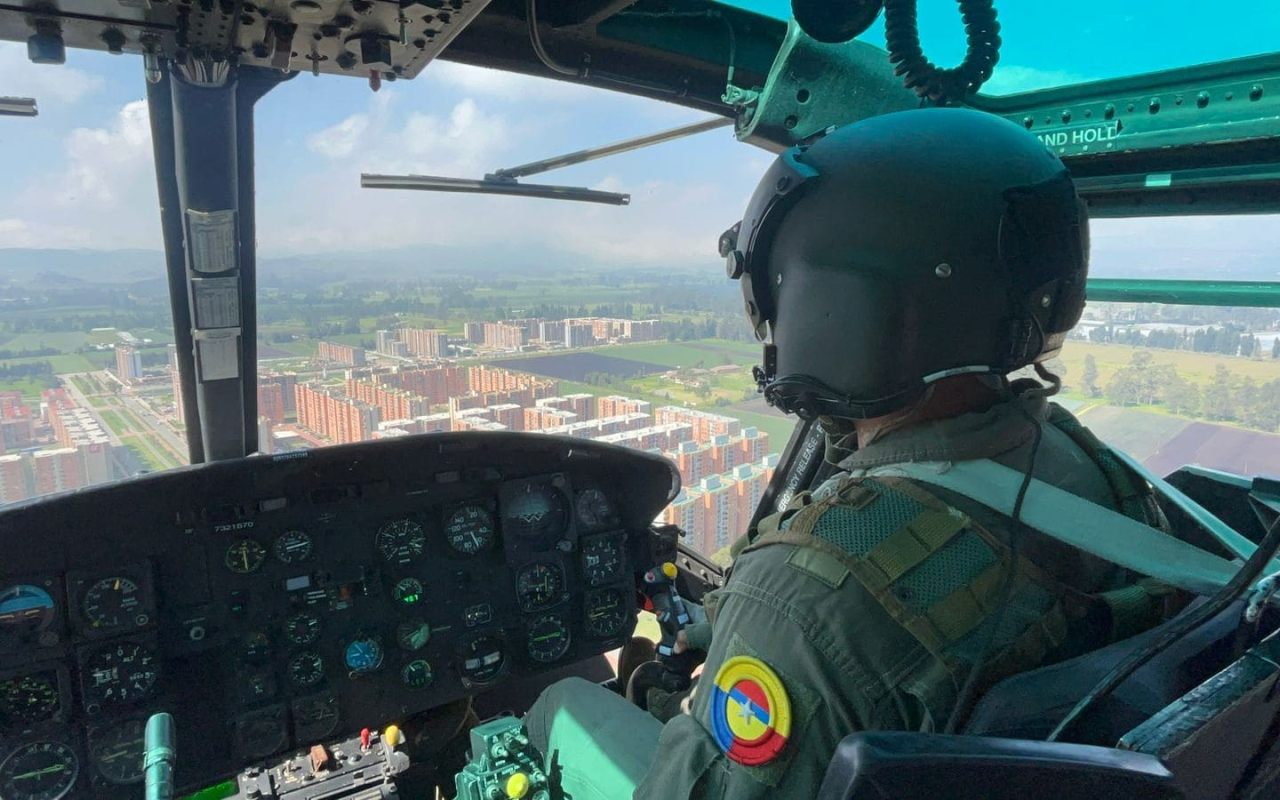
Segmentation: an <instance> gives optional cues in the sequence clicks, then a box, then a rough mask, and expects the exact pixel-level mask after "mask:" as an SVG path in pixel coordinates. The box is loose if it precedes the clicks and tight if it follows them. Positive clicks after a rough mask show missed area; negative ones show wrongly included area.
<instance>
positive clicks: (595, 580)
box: [582, 536, 622, 586]
mask: <svg viewBox="0 0 1280 800" xmlns="http://www.w3.org/2000/svg"><path fill="white" fill-rule="evenodd" d="M621 569H622V541H621V540H620V539H619V538H618V537H617V536H596V537H593V538H591V539H586V540H584V541H583V542H582V576H583V577H584V578H586V579H587V583H589V584H591V585H592V586H601V585H603V584H605V583H608V582H609V581H610V580H612V579H613V577H614V576H615V575H617V574H618V571H619V570H621Z"/></svg>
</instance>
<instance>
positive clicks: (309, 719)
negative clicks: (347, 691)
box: [293, 692, 338, 742]
mask: <svg viewBox="0 0 1280 800" xmlns="http://www.w3.org/2000/svg"><path fill="white" fill-rule="evenodd" d="M336 727H338V701H337V699H336V698H334V696H333V695H331V694H329V693H328V692H320V693H319V694H313V695H310V696H309V697H300V698H298V699H297V700H294V701H293V738H294V739H295V740H296V741H299V742H314V741H316V740H317V739H323V738H325V737H327V736H328V735H329V734H331V733H333V729H334V728H336Z"/></svg>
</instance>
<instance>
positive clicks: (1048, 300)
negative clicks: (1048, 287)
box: [1040, 294, 1053, 308]
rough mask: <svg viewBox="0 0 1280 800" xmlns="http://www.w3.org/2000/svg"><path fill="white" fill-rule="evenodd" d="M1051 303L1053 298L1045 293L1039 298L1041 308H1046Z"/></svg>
mask: <svg viewBox="0 0 1280 800" xmlns="http://www.w3.org/2000/svg"><path fill="white" fill-rule="evenodd" d="M1052 303H1053V298H1051V297H1049V295H1047V294H1046V295H1045V296H1044V297H1041V298H1040V307H1041V308H1048V307H1049V306H1050V304H1052Z"/></svg>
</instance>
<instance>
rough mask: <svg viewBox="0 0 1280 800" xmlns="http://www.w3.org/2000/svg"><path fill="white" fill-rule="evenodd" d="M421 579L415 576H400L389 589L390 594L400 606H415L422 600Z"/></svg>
mask: <svg viewBox="0 0 1280 800" xmlns="http://www.w3.org/2000/svg"><path fill="white" fill-rule="evenodd" d="M422 595H423V591H422V581H420V580H418V579H417V578H401V579H400V580H398V581H396V585H395V586H393V587H392V589H391V596H392V597H394V598H395V601H396V602H397V603H399V604H400V605H402V606H416V605H418V604H419V603H421V602H422Z"/></svg>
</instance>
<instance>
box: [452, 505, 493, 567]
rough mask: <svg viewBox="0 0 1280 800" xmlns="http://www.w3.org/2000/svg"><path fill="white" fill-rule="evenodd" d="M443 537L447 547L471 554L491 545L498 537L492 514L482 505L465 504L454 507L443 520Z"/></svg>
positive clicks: (481, 551) (486, 548) (484, 549)
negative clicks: (447, 544)
mask: <svg viewBox="0 0 1280 800" xmlns="http://www.w3.org/2000/svg"><path fill="white" fill-rule="evenodd" d="M444 538H445V541H446V542H448V543H449V547H451V548H453V549H454V550H455V551H457V552H459V553H463V554H465V555H469V556H473V555H475V554H476V553H483V552H484V551H486V550H489V549H491V548H492V547H493V543H494V542H495V541H496V540H497V538H498V533H497V529H495V528H494V526H493V514H490V513H489V510H488V509H486V508H484V507H483V506H478V505H465V506H461V507H460V508H455V509H454V510H453V513H451V514H450V515H449V517H448V518H447V519H446V520H445V521H444Z"/></svg>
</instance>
